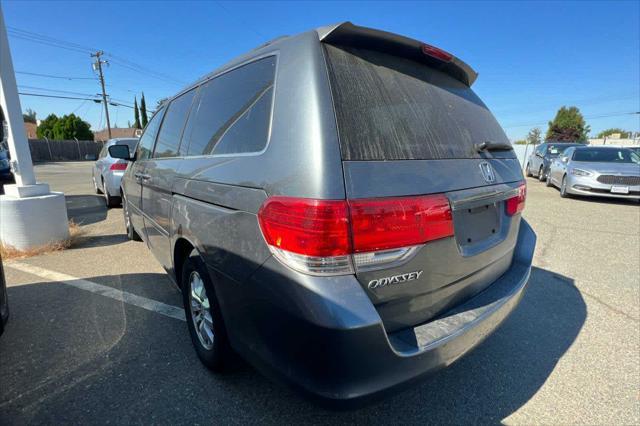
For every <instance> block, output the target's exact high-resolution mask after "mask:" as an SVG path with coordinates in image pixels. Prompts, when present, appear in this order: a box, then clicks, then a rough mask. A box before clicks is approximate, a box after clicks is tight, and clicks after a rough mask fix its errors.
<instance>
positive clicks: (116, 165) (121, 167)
mask: <svg viewBox="0 0 640 426" xmlns="http://www.w3.org/2000/svg"><path fill="white" fill-rule="evenodd" d="M109 170H111V171H114V170H127V163H113V164H112V165H111V166H109Z"/></svg>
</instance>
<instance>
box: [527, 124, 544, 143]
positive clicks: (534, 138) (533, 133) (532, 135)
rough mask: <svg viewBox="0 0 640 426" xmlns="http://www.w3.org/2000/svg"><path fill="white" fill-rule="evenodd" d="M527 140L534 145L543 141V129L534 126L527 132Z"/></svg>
mask: <svg viewBox="0 0 640 426" xmlns="http://www.w3.org/2000/svg"><path fill="white" fill-rule="evenodd" d="M527 142H528V143H530V144H532V145H538V144H539V143H541V142H542V130H540V129H539V128H537V127H534V128H533V129H531V130H529V133H528V134H527Z"/></svg>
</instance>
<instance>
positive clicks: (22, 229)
mask: <svg viewBox="0 0 640 426" xmlns="http://www.w3.org/2000/svg"><path fill="white" fill-rule="evenodd" d="M0 107H1V108H2V111H3V112H4V115H5V119H6V120H7V130H8V133H9V134H8V142H9V152H10V154H11V165H12V169H13V172H14V176H15V180H16V183H15V184H14V185H4V192H5V195H0V242H2V243H3V244H5V245H9V246H12V247H15V248H17V249H19V250H26V249H29V248H33V247H36V246H40V245H44V244H48V243H52V242H56V241H61V240H64V239H66V238H68V237H69V224H68V219H67V209H66V205H65V200H64V194H63V193H61V192H50V191H49V185H47V184H46V183H38V182H36V177H35V174H34V172H33V163H32V161H31V152H30V151H29V141H28V140H27V135H26V133H25V129H24V122H23V120H22V108H21V106H20V98H19V97H18V87H17V85H16V77H15V73H14V71H13V62H12V60H11V52H10V50H9V40H8V38H7V29H6V26H5V23H4V16H3V13H2V6H1V5H0Z"/></svg>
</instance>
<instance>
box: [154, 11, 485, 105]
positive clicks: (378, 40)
mask: <svg viewBox="0 0 640 426" xmlns="http://www.w3.org/2000/svg"><path fill="white" fill-rule="evenodd" d="M311 31H313V32H315V33H316V34H317V36H318V39H319V40H320V41H323V42H325V43H330V44H337V45H347V46H352V47H363V48H367V49H371V50H378V51H383V52H387V53H392V54H394V55H397V56H403V57H409V58H411V59H414V60H418V61H420V62H424V63H426V64H427V65H429V66H430V67H433V68H436V69H438V70H440V71H442V72H444V73H446V74H449V75H451V76H452V77H454V78H456V79H457V80H459V81H461V82H462V83H464V84H466V85H467V86H471V85H472V84H473V83H474V82H475V80H476V78H477V77H478V73H477V72H475V71H474V70H473V69H472V68H471V67H470V66H469V65H468V64H466V63H465V62H463V61H462V60H460V59H458V58H456V57H455V56H453V55H451V59H450V60H449V61H443V60H438V59H434V58H433V57H429V56H428V55H427V54H424V53H422V50H421V49H422V48H423V46H428V45H427V44H425V43H423V42H421V41H418V40H414V39H411V38H408V37H404V36H401V35H398V34H393V33H389V32H386V31H381V30H376V29H373V28H367V27H360V26H357V25H354V24H352V23H351V22H348V21H346V22H341V23H338V24H334V25H329V26H325V27H320V28H317V29H315V30H311ZM294 37H295V36H280V37H277V38H275V39H273V40H271V41H268V42H266V43H264V44H262V45H260V46H258V47H256V48H255V49H253V50H250V51H249V52H246V53H244V54H242V55H240V56H238V57H236V58H234V59H232V60H231V61H229V62H227V63H226V64H224V65H222V66H221V67H219V68H217V69H215V70H214V71H212V72H210V73H208V74H206V75H204V76H203V77H201V78H199V79H198V80H196V81H195V82H194V83H192V84H189V85H188V86H187V87H185V88H184V89H182V90H180V91H179V92H178V93H176V94H175V95H174V96H171V97H168V98H166V99H164V100H162V101H161V102H162V103H166V102H169V101H171V100H172V99H173V98H175V97H177V96H179V95H180V94H182V93H184V92H187V91H189V90H191V89H192V88H193V87H195V86H198V85H200V84H202V83H203V82H205V81H207V80H209V79H211V78H213V77H215V76H216V75H218V74H222V73H223V72H225V71H227V70H229V69H231V68H234V67H236V66H238V65H240V64H242V63H243V62H246V61H248V60H250V59H251V58H254V57H258V56H260V55H263V54H265V53H267V52H269V51H272V50H275V49H280V48H286V47H287V44H288V43H289V42H290V41H291V40H292V39H293V38H294ZM428 47H433V46H428ZM443 53H445V54H448V55H450V54H449V53H447V52H443Z"/></svg>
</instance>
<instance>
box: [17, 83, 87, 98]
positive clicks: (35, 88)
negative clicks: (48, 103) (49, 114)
mask: <svg viewBox="0 0 640 426" xmlns="http://www.w3.org/2000/svg"><path fill="white" fill-rule="evenodd" d="M18 87H21V88H23V89H31V90H43V91H45V92H54V93H65V94H67V95H78V96H93V95H92V94H90V93H80V92H72V91H69V90H57V89H47V88H45V87H37V86H25V85H22V84H19V85H18Z"/></svg>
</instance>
